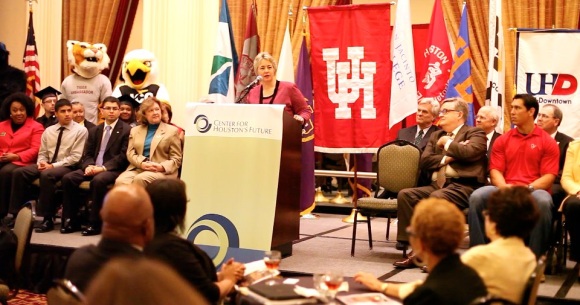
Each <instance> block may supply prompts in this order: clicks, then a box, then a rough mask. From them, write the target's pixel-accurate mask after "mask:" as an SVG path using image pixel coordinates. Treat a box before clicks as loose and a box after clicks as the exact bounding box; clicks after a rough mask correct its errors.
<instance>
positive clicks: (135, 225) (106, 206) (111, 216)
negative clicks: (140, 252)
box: [101, 184, 153, 246]
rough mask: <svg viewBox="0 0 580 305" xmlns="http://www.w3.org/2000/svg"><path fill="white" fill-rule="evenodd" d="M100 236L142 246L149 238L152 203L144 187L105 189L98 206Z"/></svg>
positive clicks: (133, 185)
mask: <svg viewBox="0 0 580 305" xmlns="http://www.w3.org/2000/svg"><path fill="white" fill-rule="evenodd" d="M101 219H102V220H103V231H102V234H103V237H106V238H113V239H117V240H122V241H127V242H131V243H134V244H137V245H141V246H144V245H145V244H146V243H147V242H148V241H149V240H151V238H152V237H153V205H152V204H151V200H150V199H149V195H148V194H147V192H146V191H145V189H144V188H143V187H142V186H140V185H136V184H130V185H121V186H117V187H114V188H113V189H111V191H109V193H108V194H107V196H106V197H105V200H104V202H103V208H102V209H101Z"/></svg>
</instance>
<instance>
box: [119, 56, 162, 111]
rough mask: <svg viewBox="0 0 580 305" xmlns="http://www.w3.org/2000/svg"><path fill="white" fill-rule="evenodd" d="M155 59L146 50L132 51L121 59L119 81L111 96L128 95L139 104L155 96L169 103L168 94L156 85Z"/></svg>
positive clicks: (159, 85)
mask: <svg viewBox="0 0 580 305" xmlns="http://www.w3.org/2000/svg"><path fill="white" fill-rule="evenodd" d="M158 69H159V68H158V67H157V59H156V58H155V55H153V53H151V52H150V51H148V50H144V49H137V50H133V51H131V52H129V53H127V54H125V57H124V58H123V67H122V68H121V80H122V81H123V82H124V83H122V84H120V85H118V86H117V87H116V88H115V90H114V91H113V96H116V97H120V96H122V95H129V96H131V97H132V98H133V99H134V100H136V101H137V102H138V103H139V104H141V103H142V102H143V101H144V100H145V99H146V98H148V97H150V96H155V97H157V98H158V99H159V100H163V101H169V93H168V92H167V89H166V88H165V86H163V85H162V84H159V83H157V74H158V73H159V70H158Z"/></svg>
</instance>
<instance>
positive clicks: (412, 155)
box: [377, 140, 421, 193]
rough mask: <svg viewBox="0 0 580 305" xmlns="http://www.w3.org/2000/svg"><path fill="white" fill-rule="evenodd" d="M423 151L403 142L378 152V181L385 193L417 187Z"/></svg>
mask: <svg viewBox="0 0 580 305" xmlns="http://www.w3.org/2000/svg"><path fill="white" fill-rule="evenodd" d="M420 160H421V150H420V149H419V148H418V147H417V146H415V145H413V144H412V143H409V142H407V141H403V140H395V141H392V142H389V143H387V144H385V145H383V146H381V147H380V148H379V150H378V152H377V161H378V162H377V163H378V170H377V181H378V183H379V186H381V187H383V188H384V189H385V191H388V192H392V193H398V192H399V191H400V190H402V189H404V188H410V187H415V186H416V185H417V179H418V178H419V161H420Z"/></svg>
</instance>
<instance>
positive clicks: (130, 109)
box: [119, 95, 139, 127]
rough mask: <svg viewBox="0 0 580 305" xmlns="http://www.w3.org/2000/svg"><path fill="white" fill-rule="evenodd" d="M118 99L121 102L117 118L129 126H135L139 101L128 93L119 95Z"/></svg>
mask: <svg viewBox="0 0 580 305" xmlns="http://www.w3.org/2000/svg"><path fill="white" fill-rule="evenodd" d="M119 101H120V102H121V115H120V116H119V119H121V121H123V122H125V123H127V124H129V126H131V127H135V126H137V124H138V123H137V115H136V112H137V109H139V103H137V101H136V100H135V99H133V98H132V97H131V96H130V95H121V96H120V97H119Z"/></svg>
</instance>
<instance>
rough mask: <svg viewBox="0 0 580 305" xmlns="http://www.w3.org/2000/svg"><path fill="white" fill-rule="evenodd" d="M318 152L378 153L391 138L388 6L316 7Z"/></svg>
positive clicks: (313, 16) (314, 66)
mask: <svg viewBox="0 0 580 305" xmlns="http://www.w3.org/2000/svg"><path fill="white" fill-rule="evenodd" d="M308 16H309V18H310V37H313V38H315V39H312V41H311V55H310V56H311V62H312V80H313V84H314V100H315V103H316V105H315V107H314V117H315V122H314V134H315V137H314V145H315V150H316V151H320V152H328V153H347V152H348V153H374V152H376V150H377V148H378V147H380V146H381V145H382V144H384V143H386V142H387V141H388V139H389V128H388V126H389V107H390V105H389V104H390V101H389V96H390V87H391V61H390V41H391V25H390V4H368V5H344V6H326V7H313V8H309V9H308Z"/></svg>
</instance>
